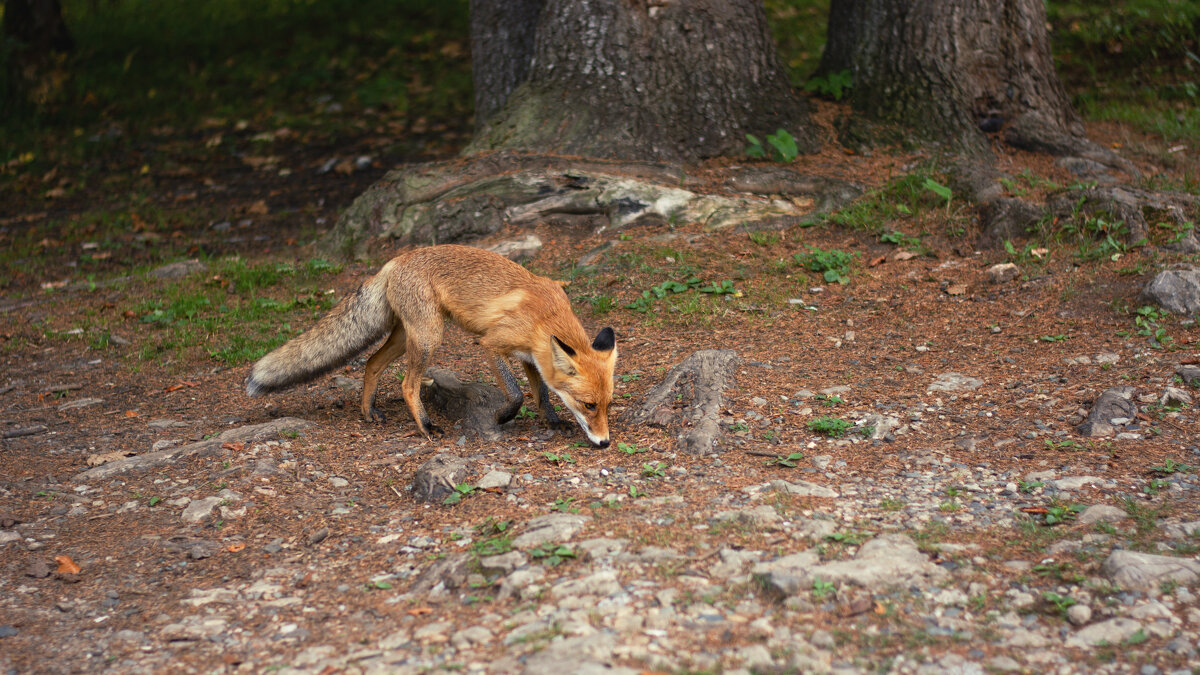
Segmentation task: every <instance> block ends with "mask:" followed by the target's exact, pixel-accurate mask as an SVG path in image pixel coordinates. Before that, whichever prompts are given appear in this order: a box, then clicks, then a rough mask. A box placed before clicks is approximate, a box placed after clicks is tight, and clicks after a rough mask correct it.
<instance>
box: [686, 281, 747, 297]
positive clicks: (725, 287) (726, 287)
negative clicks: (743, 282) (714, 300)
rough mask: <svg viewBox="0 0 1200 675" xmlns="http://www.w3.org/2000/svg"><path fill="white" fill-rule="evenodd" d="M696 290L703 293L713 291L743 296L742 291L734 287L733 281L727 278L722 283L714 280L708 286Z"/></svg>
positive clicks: (716, 293)
mask: <svg viewBox="0 0 1200 675" xmlns="http://www.w3.org/2000/svg"><path fill="white" fill-rule="evenodd" d="M696 290H698V291H700V292H701V293H712V294H713V295H733V296H737V297H741V295H742V292H741V291H739V290H738V289H736V288H734V287H733V282H732V281H730V280H729V279H726V280H724V281H722V282H721V283H717V282H715V281H714V282H712V283H711V284H709V285H707V286H701V287H700V288H697V289H696Z"/></svg>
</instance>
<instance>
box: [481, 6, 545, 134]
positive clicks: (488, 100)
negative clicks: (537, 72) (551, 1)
mask: <svg viewBox="0 0 1200 675" xmlns="http://www.w3.org/2000/svg"><path fill="white" fill-rule="evenodd" d="M544 4H545V0H471V75H472V78H473V79H474V81H475V128H476V130H478V129H481V128H483V126H484V124H486V123H487V121H488V120H490V119H491V118H492V116H493V115H495V114H496V113H497V112H499V111H500V109H501V108H503V107H504V104H505V102H507V101H508V95H509V94H511V93H512V90H513V89H515V88H516V87H517V85H519V84H521V83H522V82H524V81H525V80H526V79H527V78H528V77H529V66H530V65H531V64H532V62H533V40H534V36H535V35H536V32H537V23H538V16H540V14H541V12H542V5H544ZM481 83H487V86H481Z"/></svg>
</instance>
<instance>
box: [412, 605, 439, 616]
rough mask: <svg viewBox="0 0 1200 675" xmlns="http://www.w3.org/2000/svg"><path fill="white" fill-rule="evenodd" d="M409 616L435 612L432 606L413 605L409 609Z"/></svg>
mask: <svg viewBox="0 0 1200 675" xmlns="http://www.w3.org/2000/svg"><path fill="white" fill-rule="evenodd" d="M408 614H409V616H421V615H422V614H433V608H432V607H413V608H412V609H410V610H408Z"/></svg>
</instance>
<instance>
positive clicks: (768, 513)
mask: <svg viewBox="0 0 1200 675" xmlns="http://www.w3.org/2000/svg"><path fill="white" fill-rule="evenodd" d="M713 520H714V521H716V522H718V523H733V524H736V525H739V526H741V527H746V528H751V529H755V530H777V529H779V521H780V520H781V519H780V517H779V513H777V512H776V511H775V507H773V506H769V505H766V504H763V505H762V506H755V507H754V508H750V509H734V510H732V511H721V512H719V513H717V514H716V515H715V516H713Z"/></svg>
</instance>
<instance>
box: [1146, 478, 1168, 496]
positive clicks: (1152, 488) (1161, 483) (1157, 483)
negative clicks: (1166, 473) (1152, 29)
mask: <svg viewBox="0 0 1200 675" xmlns="http://www.w3.org/2000/svg"><path fill="white" fill-rule="evenodd" d="M1169 487H1171V483H1170V481H1165V480H1163V479H1161V478H1151V479H1150V482H1149V483H1146V487H1144V488H1142V492H1144V493H1146V494H1148V495H1151V496H1153V495H1156V494H1158V493H1159V492H1161V491H1163V490H1165V489H1167V488H1169Z"/></svg>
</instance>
